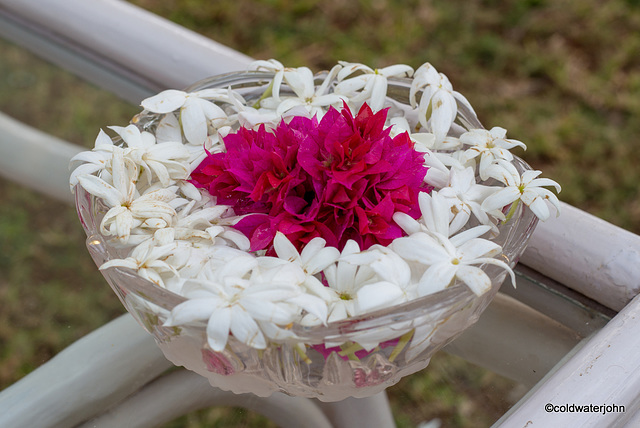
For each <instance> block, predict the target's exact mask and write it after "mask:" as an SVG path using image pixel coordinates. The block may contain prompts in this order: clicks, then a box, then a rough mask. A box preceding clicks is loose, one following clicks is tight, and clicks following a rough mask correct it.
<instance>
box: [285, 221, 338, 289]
mask: <svg viewBox="0 0 640 428" xmlns="http://www.w3.org/2000/svg"><path fill="white" fill-rule="evenodd" d="M325 245H326V241H325V240H324V239H322V238H313V239H312V240H311V241H309V242H308V243H307V244H306V245H305V246H304V248H303V249H302V251H301V252H300V253H298V250H297V249H296V247H295V246H294V245H293V244H292V243H291V241H289V239H288V238H287V237H286V235H284V234H283V233H282V232H276V236H275V237H274V238H273V248H274V250H275V252H276V254H277V255H278V257H279V258H280V259H283V260H286V261H289V262H291V263H294V264H296V265H299V266H300V267H301V268H302V271H303V272H304V273H305V274H306V278H305V280H304V283H303V285H304V287H306V288H307V289H308V290H309V291H310V292H311V293H313V294H315V295H317V296H318V297H320V298H323V299H325V300H328V299H329V298H330V294H329V292H328V291H327V289H326V287H325V286H324V285H322V283H321V282H320V280H319V279H318V278H316V277H315V276H314V275H315V274H317V273H320V272H321V271H322V270H323V269H325V268H326V267H327V266H329V265H330V264H332V263H335V261H336V260H337V259H338V257H339V256H340V251H338V249H337V248H335V247H325Z"/></svg>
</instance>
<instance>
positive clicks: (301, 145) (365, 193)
mask: <svg viewBox="0 0 640 428" xmlns="http://www.w3.org/2000/svg"><path fill="white" fill-rule="evenodd" d="M386 116H387V110H381V111H379V112H377V113H373V111H372V110H371V109H370V108H369V106H367V105H366V104H365V105H364V106H363V107H362V108H361V109H360V111H359V112H358V114H357V115H356V116H355V117H354V116H353V115H352V113H351V111H350V110H349V108H348V107H347V106H346V105H345V106H344V107H343V108H342V109H341V110H337V109H335V108H331V109H330V110H329V111H328V112H327V113H326V114H325V115H324V116H323V118H322V120H321V121H320V122H318V121H317V120H316V119H315V118H311V119H310V118H307V117H302V116H298V117H294V118H293V119H291V120H290V121H288V122H287V121H284V120H283V121H282V122H281V123H280V124H279V125H278V127H277V128H276V129H274V130H267V129H266V128H265V127H264V126H263V127H261V128H260V129H258V130H257V131H254V130H250V129H246V128H241V129H239V130H238V131H237V132H236V133H234V134H229V135H227V137H225V138H224V144H225V147H226V149H227V151H226V152H223V153H213V154H209V155H208V156H207V158H206V159H205V160H204V161H203V162H202V163H201V164H200V165H199V166H198V167H197V168H196V170H195V171H194V172H193V174H192V179H193V182H194V184H196V185H197V186H199V187H202V188H205V189H207V190H208V191H209V193H211V194H212V195H214V196H216V197H217V200H218V203H220V204H225V205H232V206H233V207H234V210H235V212H236V214H238V215H244V214H249V215H248V216H246V217H245V218H244V219H243V220H241V221H240V222H239V223H238V224H236V228H237V229H238V230H240V231H242V232H243V233H244V234H246V235H247V237H249V239H250V241H251V249H252V250H254V251H255V250H260V249H269V250H270V249H271V245H272V241H273V237H274V236H275V234H276V232H277V231H280V232H282V233H284V234H285V235H286V236H287V238H288V239H289V240H290V241H291V242H292V243H293V244H294V245H296V247H298V249H300V248H302V247H303V246H304V245H305V244H306V243H307V242H309V241H310V240H311V239H313V238H315V237H317V236H320V237H322V238H324V239H325V240H326V241H327V245H331V246H335V247H337V248H338V249H341V248H342V247H343V246H344V244H345V243H346V242H347V240H349V239H353V240H355V241H356V242H358V244H359V245H360V248H362V249H365V248H368V247H370V246H371V245H373V244H382V245H385V246H386V245H388V244H389V243H391V241H392V240H393V239H395V238H398V237H400V236H402V235H403V231H402V229H401V228H400V227H399V226H398V225H397V224H396V223H395V222H394V221H393V219H392V217H393V214H394V213H395V212H403V213H406V214H408V215H409V216H411V217H413V218H418V217H419V216H420V210H419V207H418V194H419V192H430V191H431V187H429V186H428V185H426V184H425V183H424V181H423V179H424V176H425V174H426V172H427V167H426V166H425V165H424V160H423V155H422V154H421V153H419V152H417V151H415V150H413V143H412V141H411V140H410V139H409V136H408V134H406V133H404V134H400V135H398V136H396V137H395V138H391V137H390V135H389V128H387V129H385V128H384V124H385V120H386Z"/></svg>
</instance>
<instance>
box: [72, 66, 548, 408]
mask: <svg viewBox="0 0 640 428" xmlns="http://www.w3.org/2000/svg"><path fill="white" fill-rule="evenodd" d="M142 106H143V107H144V111H143V112H142V113H140V114H139V115H137V116H135V117H134V118H133V120H132V122H131V124H129V125H128V126H126V127H119V126H112V127H109V128H110V130H111V131H113V133H114V134H115V136H114V137H110V136H108V135H107V133H105V132H104V131H100V133H99V135H98V137H97V139H96V142H95V148H94V149H93V150H91V151H89V152H83V153H81V154H79V155H78V156H76V157H75V158H74V159H73V160H72V162H73V163H74V164H76V165H77V167H76V168H75V169H74V171H73V173H72V175H71V185H72V187H73V188H74V190H75V194H76V203H77V208H78V213H79V217H80V219H81V222H82V225H83V227H84V229H85V231H86V232H87V235H88V239H87V246H88V248H89V251H90V253H91V255H92V256H93V258H94V260H95V262H96V264H97V265H98V266H99V268H100V270H101V271H102V273H103V275H104V276H105V278H106V279H107V281H108V282H109V284H110V285H111V287H112V288H113V289H114V291H115V292H116V293H117V295H118V296H119V298H120V299H121V301H122V303H123V304H124V306H125V307H126V308H127V310H128V311H129V312H130V313H131V314H132V315H133V316H134V317H135V318H136V319H137V320H138V321H139V322H140V323H141V324H142V325H143V326H144V327H145V328H146V329H147V331H149V332H150V333H151V334H153V336H154V337H155V339H156V341H157V343H158V345H159V347H160V348H161V349H162V351H163V352H164V354H165V355H166V357H167V358H168V359H170V360H171V361H172V362H174V363H175V364H177V365H183V366H185V367H187V368H189V369H191V370H194V371H196V372H198V373H200V374H201V375H203V376H205V377H207V378H208V379H209V380H210V382H211V383H212V385H215V386H217V387H220V388H222V389H225V390H231V391H234V392H237V393H241V392H253V393H255V394H258V395H262V396H265V395H269V394H270V393H272V392H273V391H283V392H286V393H288V394H293V395H300V396H305V397H316V398H319V399H320V400H323V401H336V400H341V399H344V398H346V397H349V396H354V397H364V396H369V395H372V394H375V393H377V392H379V391H381V390H382V389H384V388H386V387H387V386H390V385H392V384H394V383H396V382H397V381H398V380H399V379H400V378H401V377H402V376H404V375H407V374H410V373H413V372H415V371H418V370H420V369H422V368H424V367H425V366H426V365H427V364H428V362H429V359H430V357H431V356H432V355H433V353H434V352H435V351H437V350H438V349H440V348H441V347H443V346H444V345H446V344H447V343H449V342H450V341H451V340H453V339H454V338H455V337H456V336H457V335H459V334H460V333H461V332H462V331H463V330H464V329H466V328H467V327H468V326H470V325H471V324H473V323H474V322H475V321H476V320H477V318H478V317H479V315H480V314H481V313H482V311H483V310H484V309H485V308H486V306H487V305H488V303H489V302H490V301H491V299H492V297H493V296H494V295H495V293H496V292H497V290H498V288H499V287H500V284H501V283H502V282H503V281H504V279H505V278H506V277H507V276H510V278H511V281H512V283H513V284H514V285H515V278H514V274H513V271H512V267H513V266H514V265H515V263H516V262H517V259H518V257H519V255H520V254H521V253H522V251H523V250H524V248H525V246H526V243H527V241H528V238H529V237H530V235H531V233H532V232H533V229H534V227H535V224H536V222H537V220H538V218H540V219H543V220H544V219H546V218H547V217H549V215H550V211H549V207H548V205H549V204H548V203H547V202H550V203H551V204H552V205H555V207H556V209H559V204H558V199H557V197H556V196H555V195H554V194H553V193H552V192H551V191H550V190H548V189H547V188H545V187H549V186H551V187H555V188H556V189H557V190H558V191H559V190H560V188H559V186H558V185H557V183H555V182H554V181H552V180H549V179H545V178H538V176H539V174H540V172H539V171H533V170H531V169H530V168H529V167H528V166H527V165H526V164H525V163H524V162H523V161H522V160H521V159H519V158H517V157H515V156H513V155H512V154H511V153H510V151H509V150H510V149H512V148H514V147H524V144H523V143H521V142H520V141H516V140H512V139H507V138H506V131H505V130H504V129H502V128H498V127H496V128H492V129H491V130H486V129H484V128H483V127H482V125H481V124H480V123H479V121H478V119H477V117H476V115H475V113H474V111H473V108H472V107H471V105H470V104H469V102H468V101H467V100H466V99H465V98H464V97H463V96H462V95H461V94H459V93H458V92H455V91H454V90H453V88H452V86H451V84H450V82H449V80H448V79H447V78H446V77H445V76H444V75H443V74H441V73H438V72H437V71H436V70H435V69H434V68H433V66H431V65H430V64H428V63H427V64H424V65H422V66H421V67H419V68H418V69H416V70H415V71H414V70H413V69H412V68H411V67H409V66H407V65H394V66H390V67H386V68H383V69H377V70H373V69H371V68H369V67H367V66H364V65H361V64H354V63H345V62H340V63H339V64H338V65H336V66H335V67H333V68H332V69H331V70H330V71H328V72H323V73H318V74H315V75H314V74H313V73H312V72H311V71H310V70H309V69H308V68H306V67H299V68H286V67H284V66H282V64H280V63H279V62H277V61H275V60H270V61H256V62H255V63H253V64H252V66H251V67H250V69H249V70H248V71H245V72H238V73H230V74H226V75H220V76H216V77H213V78H210V79H207V80H205V81H202V82H199V83H197V84H195V85H194V86H192V87H190V88H188V89H186V90H185V91H179V90H167V91H164V92H161V93H160V94H158V95H155V96H153V97H151V98H148V99H146V100H144V101H143V102H142Z"/></svg>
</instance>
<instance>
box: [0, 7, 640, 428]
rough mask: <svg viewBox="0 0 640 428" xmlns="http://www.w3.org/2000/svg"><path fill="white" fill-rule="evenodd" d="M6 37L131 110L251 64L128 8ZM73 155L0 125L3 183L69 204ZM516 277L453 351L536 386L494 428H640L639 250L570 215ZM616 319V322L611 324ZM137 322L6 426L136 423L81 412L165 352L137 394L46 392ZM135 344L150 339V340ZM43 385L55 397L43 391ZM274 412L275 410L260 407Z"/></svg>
mask: <svg viewBox="0 0 640 428" xmlns="http://www.w3.org/2000/svg"><path fill="white" fill-rule="evenodd" d="M0 36H2V37H6V38H8V39H11V40H13V41H14V42H16V43H19V44H22V45H24V46H25V47H27V48H28V49H30V50H32V51H34V52H35V53H37V54H39V55H42V56H44V57H45V58H48V59H50V60H52V61H53V62H56V63H57V64H59V65H61V66H63V67H66V68H69V69H70V70H71V71H73V72H75V73H77V74H79V75H80V76H82V77H84V78H86V79H87V80H90V81H93V82H94V83H97V84H99V85H102V86H104V87H106V88H107V89H109V90H111V91H113V92H115V93H118V94H120V95H121V96H123V97H124V98H126V99H128V100H130V101H132V102H136V103H137V102H139V101H140V100H141V99H142V98H144V97H145V96H147V95H149V94H151V93H154V92H157V91H158V90H160V89H162V88H166V87H174V88H182V87H185V86H187V85H188V84H190V83H192V82H194V81H197V80H199V79H201V78H204V77H206V76H209V75H213V74H218V73H222V72H227V71H234V70H239V69H243V68H245V67H246V65H247V64H248V63H249V61H250V59H249V58H248V57H246V56H245V55H242V54H240V53H238V52H236V51H233V50H231V49H228V48H226V47H224V46H222V45H220V44H218V43H216V42H213V41H211V40H209V39H207V38H204V37H202V36H199V35H197V34H195V33H193V32H191V31H189V30H186V29H184V28H182V27H179V26H177V25H175V24H173V23H171V22H168V21H166V20H164V19H161V18H158V17H157V16H155V15H153V14H150V13H148V12H146V11H143V10H141V9H139V8H137V7H134V6H132V5H130V4H128V3H125V2H122V1H120V0H0ZM43 145H44V146H46V147H51V152H52V153H51V154H50V155H51V156H57V157H58V158H57V160H56V161H55V165H54V167H53V170H45V169H39V168H27V166H29V165H33V162H38V159H37V158H33V157H29V156H33V154H34V153H39V152H41V151H42V148H43ZM76 150H77V148H75V147H73V146H71V145H68V143H64V142H62V141H60V140H57V139H53V138H51V137H48V136H45V135H43V134H41V133H39V132H38V131H36V130H32V129H29V128H26V127H24V125H21V124H19V123H16V122H15V121H13V120H12V119H9V118H6V117H4V116H0V172H2V173H3V174H4V175H5V176H8V177H17V175H16V174H18V173H21V174H22V175H21V180H22V181H23V182H26V183H28V184H29V185H30V186H31V187H33V188H35V189H37V190H41V191H44V192H46V193H48V194H51V195H54V196H56V197H59V198H60V199H66V200H69V197H68V196H67V195H68V193H67V191H68V186H67V184H66V176H67V174H68V171H65V169H66V164H67V162H68V158H70V157H71V156H72V155H73V154H74V153H75V151H76ZM49 159H51V158H49ZM52 177H56V179H51V178H52ZM521 264H522V265H523V266H522V267H521V268H519V272H518V289H517V290H516V291H512V290H506V289H505V291H506V292H508V294H509V295H510V296H511V297H509V296H506V295H504V294H499V295H498V297H497V298H496V300H495V301H494V302H493V303H492V305H491V306H490V307H489V309H488V310H487V311H486V312H485V314H484V315H483V316H482V317H481V319H480V321H479V322H478V323H477V324H476V325H475V326H474V327H472V328H471V329H470V330H469V331H468V332H467V333H465V334H464V335H463V336H462V337H460V338H459V339H457V340H456V341H455V342H454V343H452V344H451V345H450V346H449V347H448V348H447V350H448V351H449V352H453V353H456V354H458V355H461V356H463V357H464V358H466V359H468V360H470V361H472V362H475V363H478V364H480V365H483V366H485V367H488V368H490V369H492V370H494V371H496V372H499V373H501V374H504V375H506V376H508V377H511V378H513V379H516V380H518V381H520V382H523V383H524V384H526V385H533V384H535V383H536V382H538V383H537V385H536V386H535V388H534V389H533V390H532V391H531V392H530V394H529V395H528V396H527V397H525V399H523V400H522V401H521V402H520V403H519V404H518V405H517V406H516V408H514V409H513V410H512V411H511V412H510V413H509V414H507V415H505V417H504V418H503V419H501V420H500V421H499V422H498V423H497V425H499V426H505V427H510V426H525V423H526V422H529V421H530V423H529V425H528V426H542V427H546V426H578V425H579V426H603V424H605V425H612V426H625V424H629V425H628V426H634V425H633V423H634V422H638V421H640V413H638V410H639V409H640V400H639V398H640V388H639V386H640V370H638V369H639V368H640V367H638V365H639V364H640V356H639V355H640V354H638V352H637V351H638V347H639V346H640V343H638V339H637V338H638V337H640V317H639V316H638V315H640V313H638V311H639V310H640V309H639V307H638V305H640V303H639V302H638V301H637V299H636V300H633V299H634V296H636V295H637V294H638V291H640V237H639V236H637V235H634V234H632V233H629V232H627V231H625V230H623V229H620V228H618V227H615V226H613V225H611V224H609V223H607V222H604V221H602V220H600V219H598V218H596V217H593V216H591V215H589V214H587V213H585V212H583V211H581V210H578V209H576V208H574V207H571V206H568V205H566V204H563V214H562V216H560V217H559V218H557V219H551V220H549V221H548V222H546V223H541V224H540V225H539V226H538V229H537V230H536V232H535V234H534V237H533V240H532V242H531V244H530V246H529V248H528V250H527V251H526V252H525V254H524V256H523V257H522V259H521ZM518 300H519V301H518ZM618 311H620V313H619V314H618V315H616V312H618ZM610 317H614V318H613V319H612V321H610V322H609V323H608V324H607V321H608V320H609V318H610ZM131 322H132V321H131V320H130V319H128V320H126V317H125V321H118V322H114V323H112V324H110V325H108V326H106V327H104V328H103V329H100V330H98V331H97V332H95V333H92V334H91V335H89V336H88V337H87V338H86V339H83V341H81V342H78V343H77V344H74V345H72V347H70V348H69V349H68V350H67V351H65V352H63V353H61V354H60V355H59V356H58V357H56V358H55V359H54V360H53V361H52V362H50V363H47V364H45V365H44V366H43V367H42V368H40V369H38V370H36V372H34V373H33V374H32V375H29V376H27V377H26V378H25V379H24V380H23V381H20V382H18V383H17V384H16V385H14V386H12V387H10V388H9V389H8V390H5V391H3V392H1V393H0V426H5V425H7V424H8V423H9V422H11V423H9V424H8V425H7V426H27V425H29V424H28V422H29V421H30V420H33V419H29V418H30V417H33V415H34V413H33V412H29V411H28V410H27V407H25V404H24V403H23V404H22V406H20V405H19V403H20V402H21V400H24V399H25V397H27V396H28V397H29V400H32V401H31V403H32V404H33V405H34V407H38V406H45V407H44V408H49V409H52V410H51V412H50V413H48V414H49V416H50V417H51V415H52V414H56V416H55V417H56V418H57V419H49V425H44V426H72V425H75V424H77V423H79V422H82V421H86V420H87V419H89V418H93V417H98V418H100V419H99V420H100V421H102V422H100V423H103V425H100V426H115V425H113V424H115V423H116V422H114V421H119V422H118V423H121V422H122V419H118V418H122V417H123V415H125V414H126V413H127V412H126V410H125V409H126V408H127V407H126V406H127V404H126V403H125V404H123V406H125V407H119V408H114V410H112V412H111V413H109V414H104V415H102V416H98V413H96V412H93V413H91V414H88V413H83V411H81V409H82V408H84V407H86V406H89V404H91V406H89V407H91V408H101V409H105V408H107V407H109V406H111V405H113V404H114V403H116V402H117V401H119V400H120V399H121V398H122V396H124V395H127V394H128V393H130V392H131V388H133V387H135V388H137V387H139V386H141V385H142V384H146V382H148V381H151V380H152V379H154V378H155V377H156V376H157V375H158V374H159V373H160V372H161V371H162V370H161V369H162V368H163V367H164V366H162V363H160V362H158V361H157V358H158V355H159V351H157V350H155V353H154V351H151V350H148V352H149V354H148V355H147V357H145V358H146V359H147V360H148V363H149V364H151V365H152V366H153V365H154V364H155V363H154V361H156V362H157V364H158V365H157V366H154V367H156V369H155V371H153V370H152V371H151V372H149V373H150V374H149V377H148V378H145V379H143V382H142V384H135V385H133V386H132V384H131V382H130V381H125V380H124V379H120V380H118V379H113V381H114V382H115V385H114V386H113V389H110V388H109V387H107V386H104V384H101V382H102V381H103V380H104V379H105V378H104V376H108V374H105V373H108V372H100V371H99V370H97V369H98V368H100V367H103V366H104V364H107V365H108V363H106V362H95V363H89V364H87V366H86V367H87V369H86V370H85V371H83V372H82V373H81V374H82V375H81V376H77V377H74V378H69V379H68V382H67V383H65V384H62V385H57V384H56V382H51V381H50V380H51V376H55V375H57V376H62V375H63V373H66V372H65V371H64V369H63V368H64V367H66V370H67V371H68V372H69V373H70V372H71V371H73V370H72V367H73V365H69V364H70V362H72V361H74V358H77V357H79V356H82V355H84V353H87V352H91V348H92V347H97V346H99V345H98V344H99V343H101V341H104V338H105V337H108V336H109V335H113V334H116V333H120V334H122V333H123V330H122V329H129V328H130V329H131V331H128V330H127V335H128V334H134V333H133V332H134V330H136V329H135V327H134V326H133V325H132V324H131ZM605 324H606V325H605ZM603 326H604V327H603ZM136 331H137V330H136ZM137 332H138V333H140V334H141V333H142V330H139V331H137ZM136 334H137V333H136ZM592 334H593V335H592ZM590 335H592V336H591V337H589V338H588V339H582V338H585V337H587V336H590ZM134 336H135V335H134ZM135 337H137V336H135ZM138 339H139V341H138V342H137V343H136V344H135V345H133V347H134V348H135V349H138V350H142V349H148V347H149V344H153V342H152V339H151V338H150V337H147V336H144V335H142V336H140V337H139V338H138ZM138 339H137V340H138ZM581 340H582V341H581ZM580 341H581V342H580ZM579 342H580V345H579V346H578V347H575V348H574V346H575V345H576V344H577V343H579ZM122 346H125V344H122ZM138 347H139V348H138ZM122 349H124V348H122ZM122 349H119V348H118V349H112V351H113V352H112V353H108V352H106V353H104V355H105V358H109V359H110V360H109V361H110V362H111V363H113V364H115V363H116V362H117V363H118V367H120V368H123V367H129V369H135V368H136V366H135V365H131V366H130V364H133V363H132V360H131V359H129V358H127V356H126V354H128V353H129V354H130V352H129V351H125V352H124V353H122V352H120V351H122ZM145 352H146V351H145ZM147 360H145V359H143V361H147ZM560 360H562V361H561V362H560V363H559V364H556V363H558V361H560ZM554 366H555V367H554ZM125 371H126V370H125ZM545 373H546V374H547V375H546V377H545V378H544V379H543V380H542V381H540V378H541V377H542V376H543V375H544V374H545ZM187 378H188V376H186V377H184V378H181V379H174V380H161V379H159V380H158V381H157V382H160V383H162V382H174V384H175V385H176V390H177V388H178V385H179V384H181V383H182V382H189V381H188V380H187ZM45 382H46V383H45ZM45 384H46V385H48V386H47V387H43V385H45ZM96 384H101V385H103V387H101V391H98V392H99V394H98V395H99V396H100V397H98V398H96V401H95V402H91V403H88V402H85V401H80V402H79V403H78V404H77V405H76V406H73V407H70V408H69V407H65V406H59V405H57V404H55V403H58V401H56V400H61V399H62V398H61V397H64V394H66V392H65V389H66V388H76V389H77V390H78V391H82V390H83V388H88V386H92V387H93V386H94V385H96ZM118 385H119V386H118ZM148 385H149V386H147V387H145V388H143V389H142V390H141V392H140V393H139V394H140V395H138V398H137V400H141V401H140V403H149V402H155V401H158V400H160V398H159V397H158V395H157V394H158V390H159V389H158V388H154V387H153V386H152V385H153V384H148ZM63 386H64V388H65V389H63ZM94 392H96V391H94ZM123 394H124V395H123ZM150 397H151V398H150ZM38 400H39V401H38ZM145 400H146V401H145ZM149 400H151V401H149ZM285 400H286V399H285ZM376 400H382V401H378V402H375V401H370V402H368V401H367V400H364V401H358V402H357V403H358V405H360V406H364V407H366V406H369V407H367V408H366V409H363V411H364V413H365V414H367V413H368V414H370V415H372V418H373V419H372V420H373V421H378V422H380V421H384V422H382V425H381V424H380V423H379V424H377V426H383V425H384V424H385V423H386V424H392V421H390V419H389V418H390V416H389V414H388V406H386V407H385V405H386V404H385V403H386V401H385V400H386V399H384V398H376ZM223 401H224V398H223V396H222V395H216V394H215V393H213V392H212V393H211V399H210V400H209V401H207V400H206V399H205V400H204V403H199V405H200V404H202V405H205V404H206V405H212V404H213V403H214V402H218V403H220V402H223ZM547 402H548V403H550V404H552V405H557V406H562V405H566V404H572V403H574V404H578V405H584V404H594V405H602V404H604V405H617V406H625V412H624V413H620V412H608V413H606V412H605V413H606V414H602V412H595V413H584V414H583V413H581V414H576V413H564V414H561V413H557V412H556V413H554V412H551V413H549V412H547V411H546V410H545V404H546V403H547ZM36 403H39V404H36ZM367 403H370V404H367ZM54 404H55V405H54ZM98 404H99V406H98ZM183 404H184V408H180V409H173V412H174V413H171V412H169V413H170V414H168V415H167V414H164V415H157V414H153V411H152V409H150V410H149V413H148V414H147V413H145V415H146V416H145V417H147V419H148V420H154V421H156V422H158V421H159V420H160V419H162V418H168V417H171V416H173V415H177V413H175V412H180V411H187V410H188V409H189V408H190V407H189V406H190V405H191V404H193V403H191V404H190V403H183ZM271 405H273V406H276V407H277V404H273V403H272V404H269V403H267V404H265V406H266V407H269V406H271ZM353 405H355V404H354V403H351V402H349V403H343V404H342V405H340V404H336V405H335V406H334V407H330V406H329V407H327V408H324V409H322V410H323V411H324V413H323V414H324V415H325V416H327V417H329V419H330V421H331V422H332V423H333V424H334V425H335V426H346V425H347V424H348V423H349V421H350V420H349V412H343V411H342V410H341V407H340V406H342V407H348V406H353ZM152 407H153V406H152ZM156 407H158V406H156ZM54 408H56V409H57V410H53V409H54ZM118 409H119V410H118ZM156 410H157V409H156ZM559 410H560V408H559ZM605 410H606V409H605ZM306 412H309V413H306ZM314 412H316V410H314V409H313V408H311V407H309V408H305V407H304V406H302V407H300V412H299V413H298V414H299V415H300V414H301V415H307V416H308V415H311V414H314V415H316V416H309V417H310V418H312V419H313V420H315V421H318V425H317V426H322V423H324V422H323V418H324V416H321V415H319V414H316V413H314ZM360 417H361V416H360ZM154 418H155V419H154ZM158 418H160V419H158ZM340 418H342V419H341V420H342V422H339V420H340ZM166 420H168V419H166ZM96 421H98V419H96ZM109 421H111V422H109ZM577 421H579V423H574V422H577ZM96 423H97V422H96ZM141 423H142V422H141ZM146 423H149V422H146ZM351 423H353V420H351ZM359 423H362V420H361V419H360V420H359ZM16 424H17V425H16ZM109 424H111V425H109ZM532 424H533V425H532ZM140 426H146V425H144V423H142V425H140ZM389 426H391V425H389Z"/></svg>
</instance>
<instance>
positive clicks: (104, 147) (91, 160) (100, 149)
mask: <svg viewBox="0 0 640 428" xmlns="http://www.w3.org/2000/svg"><path fill="white" fill-rule="evenodd" d="M114 147H115V146H114V144H113V140H112V139H111V137H109V136H108V135H107V133H106V132H104V131H103V130H102V129H101V130H100V132H99V133H98V136H97V137H96V141H95V147H94V148H93V149H92V150H91V151H84V152H80V153H78V154H77V155H75V156H74V157H72V158H71V162H70V164H71V165H73V164H74V163H75V162H83V163H82V165H79V166H78V167H76V168H75V169H74V170H73V172H72V173H71V176H70V178H69V184H70V185H71V187H72V188H73V186H75V185H76V184H78V176H80V175H88V174H95V173H96V172H100V171H102V170H104V169H107V168H110V167H111V158H112V157H113V148H114Z"/></svg>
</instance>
